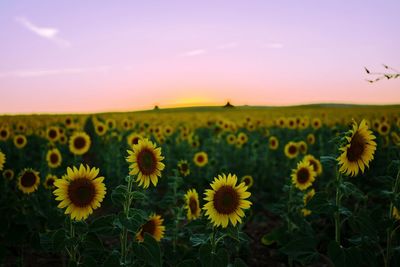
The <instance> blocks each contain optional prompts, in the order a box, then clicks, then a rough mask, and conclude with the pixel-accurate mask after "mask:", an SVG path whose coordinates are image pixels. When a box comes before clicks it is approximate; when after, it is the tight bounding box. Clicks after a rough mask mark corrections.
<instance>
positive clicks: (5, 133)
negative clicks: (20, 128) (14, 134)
mask: <svg viewBox="0 0 400 267" xmlns="http://www.w3.org/2000/svg"><path fill="white" fill-rule="evenodd" d="M8 137H10V130H9V129H8V128H7V127H4V126H2V127H0V140H1V141H6V140H7V139H8Z"/></svg>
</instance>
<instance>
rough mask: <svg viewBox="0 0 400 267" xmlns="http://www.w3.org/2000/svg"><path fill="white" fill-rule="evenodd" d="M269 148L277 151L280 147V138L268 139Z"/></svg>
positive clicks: (272, 137)
mask: <svg viewBox="0 0 400 267" xmlns="http://www.w3.org/2000/svg"><path fill="white" fill-rule="evenodd" d="M268 147H269V148H270V149H271V150H276V149H278V147H279V140H278V138H277V137H276V136H271V137H270V138H269V139H268Z"/></svg>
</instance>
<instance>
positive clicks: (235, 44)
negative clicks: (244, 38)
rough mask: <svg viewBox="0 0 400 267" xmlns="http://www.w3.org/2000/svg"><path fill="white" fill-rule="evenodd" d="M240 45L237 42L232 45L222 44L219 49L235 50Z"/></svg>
mask: <svg viewBox="0 0 400 267" xmlns="http://www.w3.org/2000/svg"><path fill="white" fill-rule="evenodd" d="M238 45H239V44H238V43H237V42H230V43H225V44H220V45H218V46H217V49H228V48H234V47H237V46H238Z"/></svg>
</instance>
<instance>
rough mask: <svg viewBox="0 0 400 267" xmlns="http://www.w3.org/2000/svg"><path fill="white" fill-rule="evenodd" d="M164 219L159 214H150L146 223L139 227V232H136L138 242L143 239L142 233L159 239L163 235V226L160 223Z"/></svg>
mask: <svg viewBox="0 0 400 267" xmlns="http://www.w3.org/2000/svg"><path fill="white" fill-rule="evenodd" d="M163 221H164V219H163V218H161V216H160V215H157V214H152V215H150V217H149V219H148V220H147V222H146V223H144V224H143V225H142V227H140V230H139V232H138V233H137V234H136V239H137V240H138V241H139V242H143V241H144V234H145V233H148V234H149V235H151V236H152V237H153V238H154V239H155V240H157V241H160V240H161V238H163V237H164V232H165V226H164V225H162V223H163Z"/></svg>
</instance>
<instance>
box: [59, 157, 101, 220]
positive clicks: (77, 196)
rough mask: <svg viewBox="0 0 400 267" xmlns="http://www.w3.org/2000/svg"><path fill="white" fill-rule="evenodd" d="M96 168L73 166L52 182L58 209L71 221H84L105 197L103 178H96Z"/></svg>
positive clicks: (97, 171)
mask: <svg viewBox="0 0 400 267" xmlns="http://www.w3.org/2000/svg"><path fill="white" fill-rule="evenodd" d="M98 174H99V169H98V168H92V169H90V167H89V166H86V168H85V167H84V166H83V164H81V165H80V167H79V169H78V168H76V167H75V166H74V167H73V168H70V167H68V168H67V174H66V175H64V176H63V177H62V178H61V179H57V180H56V181H55V182H54V186H55V187H56V188H57V189H56V190H54V192H53V193H54V195H55V196H56V200H58V201H61V202H60V203H59V204H58V208H60V209H63V208H67V209H66V210H65V214H70V216H71V219H73V220H77V221H80V220H85V219H86V218H87V217H88V216H89V215H90V214H92V213H93V210H95V209H97V208H99V207H100V205H101V202H102V201H103V199H104V196H105V195H106V186H105V185H104V183H103V180H104V177H97V175H98Z"/></svg>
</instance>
